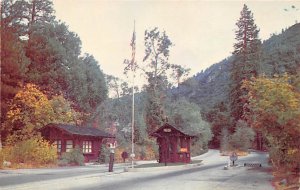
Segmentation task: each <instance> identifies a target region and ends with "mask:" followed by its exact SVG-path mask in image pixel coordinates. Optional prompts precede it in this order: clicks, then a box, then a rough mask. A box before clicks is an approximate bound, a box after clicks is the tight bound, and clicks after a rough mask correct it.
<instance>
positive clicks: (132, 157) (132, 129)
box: [131, 20, 135, 168]
mask: <svg viewBox="0 0 300 190" xmlns="http://www.w3.org/2000/svg"><path fill="white" fill-rule="evenodd" d="M132 38H133V39H132V59H131V66H132V67H131V69H132V117H131V118H132V121H131V168H133V160H134V157H135V154H134V78H135V20H134V30H133V37H132Z"/></svg>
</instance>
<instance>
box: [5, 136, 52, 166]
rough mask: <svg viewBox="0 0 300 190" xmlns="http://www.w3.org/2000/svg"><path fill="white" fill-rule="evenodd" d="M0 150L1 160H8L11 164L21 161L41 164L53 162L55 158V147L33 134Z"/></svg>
mask: <svg viewBox="0 0 300 190" xmlns="http://www.w3.org/2000/svg"><path fill="white" fill-rule="evenodd" d="M1 152H2V157H3V160H5V161H10V162H11V163H12V164H13V165H18V164H20V163H23V164H25V165H32V166H42V165H48V164H54V163H56V160H57V152H56V148H55V147H53V146H51V145H50V144H49V142H48V141H46V140H44V139H43V138H42V137H41V136H33V137H31V138H30V139H27V140H24V141H20V142H17V143H16V144H15V145H13V146H8V147H4V148H3V150H2V151H1Z"/></svg>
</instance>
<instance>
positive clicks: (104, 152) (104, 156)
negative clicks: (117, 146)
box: [99, 144, 109, 164]
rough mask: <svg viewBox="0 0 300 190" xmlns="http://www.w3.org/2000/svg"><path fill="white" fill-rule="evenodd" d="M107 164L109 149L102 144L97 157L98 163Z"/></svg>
mask: <svg viewBox="0 0 300 190" xmlns="http://www.w3.org/2000/svg"><path fill="white" fill-rule="evenodd" d="M108 162H109V148H108V147H106V144H102V146H101V149H100V155H99V163H100V164H105V163H108Z"/></svg>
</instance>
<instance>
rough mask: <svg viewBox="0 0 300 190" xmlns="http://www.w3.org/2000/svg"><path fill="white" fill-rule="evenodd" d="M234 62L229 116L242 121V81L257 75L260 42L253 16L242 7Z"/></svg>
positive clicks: (243, 102) (243, 95) (243, 103)
mask: <svg viewBox="0 0 300 190" xmlns="http://www.w3.org/2000/svg"><path fill="white" fill-rule="evenodd" d="M236 25H237V27H238V28H237V30H236V32H235V35H236V37H235V39H236V40H237V42H236V43H235V44H234V52H233V55H234V58H235V59H234V61H233V62H232V65H231V73H230V74H231V76H230V77H231V82H232V84H231V94H230V98H231V115H232V117H233V118H234V120H235V121H238V120H239V119H243V112H244V110H243V107H244V105H245V104H246V103H247V101H246V99H245V95H247V91H246V90H245V89H242V88H241V85H242V81H243V80H249V79H250V78H251V77H252V76H254V77H256V76H257V75H258V74H259V57H260V44H261V43H260V40H259V39H258V33H259V30H258V29H257V26H256V25H255V23H254V19H253V14H252V12H251V11H250V10H249V9H248V7H247V5H244V7H243V10H242V11H241V16H240V18H239V20H238V22H237V23H236Z"/></svg>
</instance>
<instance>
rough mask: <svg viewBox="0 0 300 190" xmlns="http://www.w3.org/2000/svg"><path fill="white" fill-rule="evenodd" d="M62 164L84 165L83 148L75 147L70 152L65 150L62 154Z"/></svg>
mask: <svg viewBox="0 0 300 190" xmlns="http://www.w3.org/2000/svg"><path fill="white" fill-rule="evenodd" d="M61 164H71V165H72V164H75V165H79V166H82V165H84V156H83V154H82V151H81V149H80V148H79V147H75V148H73V149H72V150H71V151H70V152H64V153H63V154H62V156H61Z"/></svg>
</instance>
